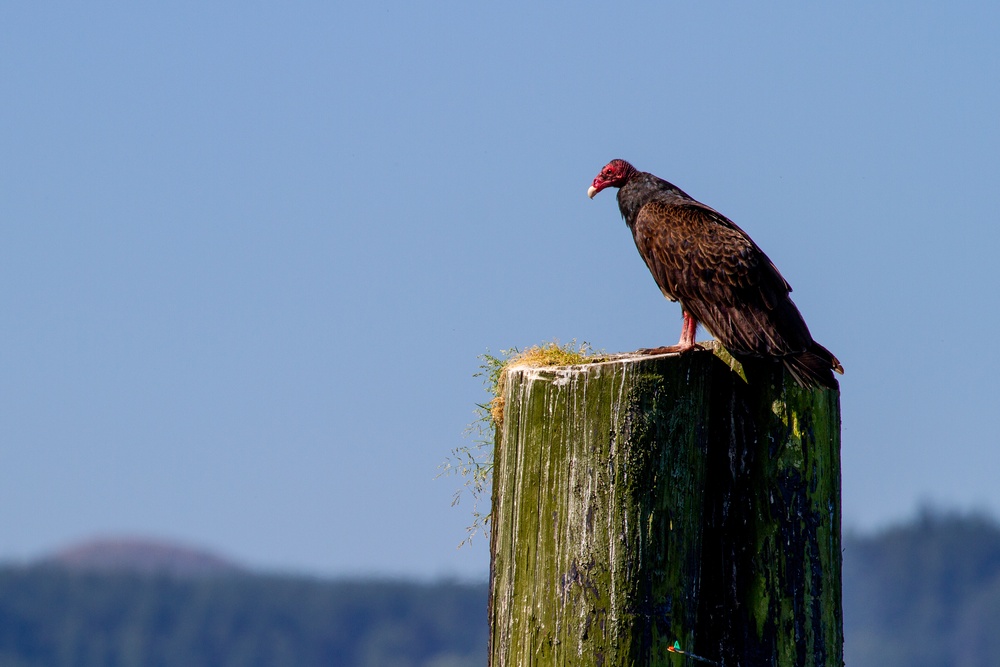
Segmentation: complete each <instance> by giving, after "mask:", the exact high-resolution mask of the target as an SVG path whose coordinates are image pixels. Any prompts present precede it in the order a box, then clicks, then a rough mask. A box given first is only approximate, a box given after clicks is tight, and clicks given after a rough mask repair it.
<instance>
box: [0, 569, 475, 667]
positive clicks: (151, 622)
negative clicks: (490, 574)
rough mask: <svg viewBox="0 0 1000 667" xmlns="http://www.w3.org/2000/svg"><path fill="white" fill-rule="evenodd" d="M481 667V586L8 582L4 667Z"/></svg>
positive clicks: (10, 577)
mask: <svg viewBox="0 0 1000 667" xmlns="http://www.w3.org/2000/svg"><path fill="white" fill-rule="evenodd" d="M485 663H486V586H485V585H477V586H472V585H461V584H454V583H440V584H434V585H430V584H428V585H422V584H412V583H403V582H384V581H381V582H372V581H369V582H365V581H340V582H330V581H319V580H313V579H305V578H290V577H274V576H243V575H240V576H228V577H216V578H189V579H179V578H176V577H170V576H149V575H138V574H102V573H91V574H87V573H71V572H69V571H66V570H61V569H57V568H52V567H35V568H27V569H23V568H7V569H4V570H0V666H2V667H291V666H294V667H312V666H315V667H320V666H324V667H326V666H331V665H336V666H338V667H351V666H352V665H359V666H360V665H365V666H382V665H384V666H385V667H467V666H472V665H476V666H477V667H478V666H481V665H484V664H485Z"/></svg>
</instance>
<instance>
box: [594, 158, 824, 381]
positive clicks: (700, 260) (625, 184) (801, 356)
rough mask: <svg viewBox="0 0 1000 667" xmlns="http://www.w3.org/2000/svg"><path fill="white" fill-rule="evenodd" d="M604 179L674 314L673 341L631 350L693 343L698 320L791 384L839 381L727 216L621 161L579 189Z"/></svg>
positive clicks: (740, 355) (780, 286)
mask: <svg viewBox="0 0 1000 667" xmlns="http://www.w3.org/2000/svg"><path fill="white" fill-rule="evenodd" d="M608 187H614V188H618V208H619V209H620V210H621V214H622V218H624V220H625V224H626V225H627V226H628V228H629V229H630V230H631V231H632V236H633V238H634V239H635V245H636V248H638V250H639V255H640V256H642V259H643V260H644V261H645V262H646V266H647V267H648V268H649V271H650V273H652V274H653V279H654V280H655V281H656V284H657V285H658V286H659V288H660V291H661V292H662V293H663V296H665V297H666V298H667V299H669V300H670V301H678V302H680V305H681V311H682V314H683V325H682V327H681V337H680V340H679V341H678V343H677V345H671V346H666V347H659V348H652V349H644V350H640V352H642V353H646V354H663V353H668V352H682V353H683V352H688V351H689V350H692V349H695V348H697V347H698V345H697V343H695V333H696V331H697V328H698V325H699V324H701V325H702V326H703V327H704V328H705V329H706V330H707V331H708V332H709V333H710V334H711V335H712V336H713V337H714V338H716V339H717V340H718V341H719V342H720V343H721V344H722V346H723V347H725V348H726V349H727V350H728V351H729V353H730V354H732V355H733V357H735V358H736V359H737V360H739V361H741V362H744V366H746V362H751V363H753V361H754V360H758V359H760V360H765V361H770V362H774V363H779V362H780V363H781V364H783V365H784V367H785V368H786V369H788V371H789V373H790V374H791V376H792V378H793V379H794V380H795V381H796V382H797V383H798V384H799V386H801V387H805V388H816V387H826V388H831V389H838V388H839V384H838V382H837V380H836V378H835V377H834V372H836V373H840V374H843V372H844V367H843V366H842V365H841V363H840V361H838V360H837V358H836V357H835V356H833V354H832V353H831V352H830V351H829V350H827V349H826V348H825V347H823V346H822V345H820V344H819V343H817V342H816V341H815V340H813V337H812V335H811V334H810V333H809V328H808V327H807V326H806V323H805V320H804V319H803V317H802V315H801V313H799V309H798V308H796V306H795V304H794V303H793V302H792V300H791V298H790V297H789V293H790V292H791V291H792V288H791V286H790V285H789V284H788V281H786V280H785V279H784V278H783V277H782V275H781V273H779V272H778V269H777V267H775V265H774V262H772V261H771V260H770V259H769V258H768V257H767V255H765V254H764V252H763V251H762V250H761V249H760V248H759V247H758V246H757V244H756V243H754V242H753V240H752V239H751V238H750V236H749V235H747V233H746V232H744V231H743V230H742V229H740V228H739V227H738V226H737V225H736V223H734V222H733V221H732V220H730V219H729V218H727V217H726V216H724V215H722V214H721V213H719V212H718V211H716V210H715V209H713V208H711V207H709V206H706V205H705V204H702V203H701V202H699V201H697V200H695V199H694V198H692V197H691V196H690V195H688V194H687V193H686V192H684V191H683V190H681V189H680V188H678V187H677V186H676V185H674V184H672V183H669V182H668V181H665V180H663V179H662V178H659V177H657V176H654V175H653V174H650V173H648V172H644V171H639V170H638V169H636V168H635V167H633V166H632V165H631V164H629V163H628V162H627V161H625V160H612V161H611V162H609V163H608V164H607V165H605V166H604V168H603V169H601V171H600V173H598V174H597V176H596V177H595V178H594V181H593V183H592V184H591V186H590V188H589V189H588V190H587V196H588V197H590V198H591V199H593V198H594V196H595V195H596V194H597V193H599V192H600V191H601V190H604V189H605V188H608Z"/></svg>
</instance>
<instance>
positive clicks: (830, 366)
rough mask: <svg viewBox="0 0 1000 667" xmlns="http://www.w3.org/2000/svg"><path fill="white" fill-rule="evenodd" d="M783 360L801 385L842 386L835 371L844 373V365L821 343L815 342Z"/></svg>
mask: <svg viewBox="0 0 1000 667" xmlns="http://www.w3.org/2000/svg"><path fill="white" fill-rule="evenodd" d="M782 362H783V363H784V364H785V368H787V369H788V372H789V373H791V375H792V377H793V378H795V381H796V382H798V383H799V386H801V387H806V388H815V387H827V388H830V389H839V388H840V384H839V383H838V382H837V379H836V378H835V377H834V376H833V373H834V372H837V373H841V374H843V372H844V367H843V366H841V365H840V361H838V360H837V357H835V356H833V354H832V353H831V352H830V351H829V350H828V349H826V348H825V347H823V346H822V345H820V344H819V343H813V345H812V347H810V348H809V349H808V350H806V351H805V352H800V353H799V354H795V355H790V356H787V357H784V358H782Z"/></svg>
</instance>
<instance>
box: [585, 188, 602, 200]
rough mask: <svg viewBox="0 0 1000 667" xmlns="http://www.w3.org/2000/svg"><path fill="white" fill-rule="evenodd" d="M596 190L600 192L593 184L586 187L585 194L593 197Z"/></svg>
mask: <svg viewBox="0 0 1000 667" xmlns="http://www.w3.org/2000/svg"><path fill="white" fill-rule="evenodd" d="M598 192H600V190H598V189H597V188H595V187H594V186H593V185H591V186H590V187H589V188H587V196H588V197H590V198H591V199H593V198H594V195H596V194H597V193H598Z"/></svg>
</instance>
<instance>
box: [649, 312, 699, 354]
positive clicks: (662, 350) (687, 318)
mask: <svg viewBox="0 0 1000 667" xmlns="http://www.w3.org/2000/svg"><path fill="white" fill-rule="evenodd" d="M683 313H684V324H683V325H682V326H681V339H680V340H679V341H677V345H667V346H665V347H654V348H643V349H641V350H639V354H676V353H678V352H687V351H689V350H693V349H695V348H700V347H701V346H700V345H698V344H697V343H695V342H694V336H695V332H697V330H698V320H696V319H694V318H693V317H692V316H691V313H689V312H688V311H686V310H685V311H683Z"/></svg>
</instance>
